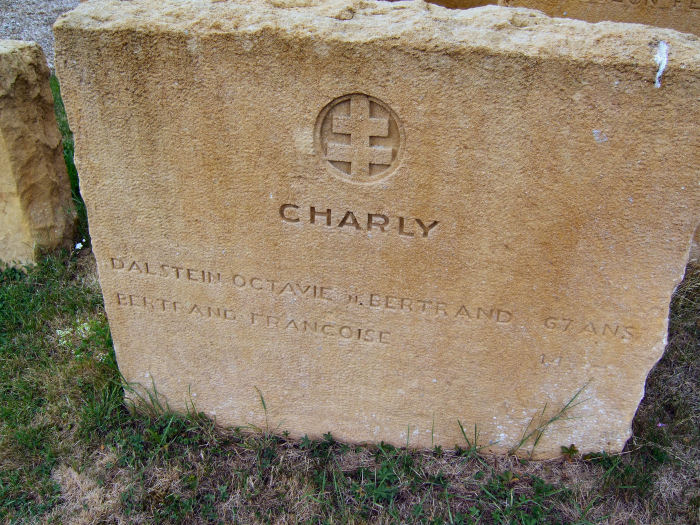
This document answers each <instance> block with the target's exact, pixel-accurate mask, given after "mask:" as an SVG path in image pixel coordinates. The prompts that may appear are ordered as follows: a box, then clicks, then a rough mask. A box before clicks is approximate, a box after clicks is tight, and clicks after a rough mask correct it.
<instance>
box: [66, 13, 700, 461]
mask: <svg viewBox="0 0 700 525" xmlns="http://www.w3.org/2000/svg"><path fill="white" fill-rule="evenodd" d="M54 30H55V33H56V39H57V56H58V58H57V69H58V74H59V77H60V79H61V82H62V86H63V89H64V98H65V100H66V104H67V109H68V115H69V119H70V122H71V125H72V127H73V129H74V131H75V134H76V147H77V152H76V155H77V162H78V169H79V173H80V175H81V180H82V182H81V184H82V190H83V195H84V197H85V200H86V203H87V208H88V214H89V220H90V226H91V233H92V238H93V243H94V251H95V254H96V256H97V261H98V269H99V275H100V281H101V284H102V290H103V292H104V297H105V304H106V309H107V313H108V316H109V321H110V326H111V329H112V334H113V337H114V344H115V349H116V352H117V358H118V361H119V366H120V368H121V370H122V372H123V373H124V375H125V377H126V378H127V379H128V380H129V381H131V382H133V383H134V384H137V385H142V386H143V387H144V388H154V387H155V389H156V390H157V392H158V393H159V394H161V395H163V396H164V398H165V399H167V401H168V403H169V404H170V406H171V407H174V408H179V409H184V408H185V407H187V406H190V403H193V404H194V406H195V407H196V409H197V410H202V411H204V412H206V413H207V414H209V415H211V416H212V417H215V418H216V419H217V421H218V422H220V423H223V424H233V425H246V424H251V425H256V426H262V427H264V426H265V425H269V427H270V428H272V429H277V430H279V431H282V430H288V431H290V433H291V435H293V436H303V435H304V434H308V435H309V436H315V437H319V436H321V435H322V434H323V433H326V432H329V431H330V432H332V434H333V435H334V436H335V437H337V438H339V439H343V440H347V441H352V442H365V441H375V442H378V441H380V440H384V441H387V442H390V443H393V444H396V445H406V444H407V443H408V445H409V446H418V447H424V446H427V447H429V446H431V445H433V444H435V445H438V444H439V445H442V446H450V447H451V446H454V445H455V444H460V443H461V444H464V440H463V437H462V435H461V431H460V427H459V423H458V422H461V424H462V425H463V426H464V427H465V428H466V429H467V430H468V431H469V430H470V429H471V430H473V428H474V426H476V428H477V429H478V431H479V436H480V437H479V444H480V445H488V448H487V449H488V450H490V451H494V452H505V451H508V450H513V449H516V448H518V446H519V444H520V449H521V450H522V451H530V450H531V448H532V446H533V441H534V438H536V437H538V436H540V433H539V432H538V429H539V430H540V431H542V433H541V436H540V439H539V442H538V445H537V447H536V449H535V450H534V455H535V456H539V457H547V456H553V455H557V454H559V453H560V446H562V445H567V446H568V445H570V444H572V443H574V444H576V446H577V447H578V448H579V449H580V450H582V451H600V450H608V451H619V450H621V448H622V447H623V445H624V444H625V441H626V440H627V438H628V437H629V435H630V424H631V421H632V418H633V416H634V413H635V410H636V408H637V405H638V403H639V401H640V399H641V398H642V396H643V393H644V382H645V379H646V376H647V373H648V372H649V370H650V369H651V367H652V366H653V365H654V363H656V361H657V360H658V359H659V358H660V357H661V354H662V352H663V350H664V344H665V340H666V329H667V317H668V307H669V301H670V297H671V294H672V292H673V290H674V287H675V286H676V285H677V284H678V282H679V281H680V280H681V278H682V276H683V271H684V267H685V265H686V262H687V261H688V256H689V251H690V245H691V238H692V237H693V232H694V231H695V229H696V227H697V226H698V223H699V222H700V187H699V185H698V166H697V155H698V131H697V123H698V117H699V116H700V115H699V114H698V113H699V112H698V104H697V100H698V95H700V86H699V84H698V72H699V71H700V53H699V52H698V51H699V50H700V47H699V45H698V40H697V38H695V37H692V36H691V35H685V34H682V33H678V32H676V31H672V30H668V29H659V28H652V27H648V26H641V25H631V24H615V23H602V24H597V25H592V24H587V23H584V22H580V21H568V20H556V21H555V20H552V19H550V18H548V17H546V16H545V15H542V14H540V13H536V12H534V11H532V12H527V13H525V14H523V12H522V11H519V10H512V9H506V8H502V7H497V6H490V7H484V8H480V9H474V10H464V11H455V10H448V9H445V8H442V7H438V6H433V5H430V4H425V3H423V2H399V3H384V2H373V1H354V2H353V1H345V0H342V1H331V2H323V3H320V2H319V3H315V2H309V1H306V0H304V1H300V2H298V3H294V2H286V3H280V2H264V1H255V2H214V1H194V2H192V1H188V2H183V1H175V0H168V1H156V0H134V1H131V2H119V1H102V0H94V1H91V2H87V3H85V4H82V5H80V6H79V7H78V8H77V9H76V10H75V11H72V12H71V13H69V14H67V15H66V16H64V17H62V18H61V19H59V21H58V22H57V24H56V25H55V27H54ZM262 399H264V400H265V406H266V409H263V404H262ZM557 415H558V416H559V417H556V416H557ZM550 418H554V419H556V421H555V422H553V423H551V424H549V425H547V424H546V423H547V421H548V419H550ZM528 436H529V437H530V439H529V440H527V441H526V443H524V444H521V443H520V442H521V441H522V439H523V437H528Z"/></svg>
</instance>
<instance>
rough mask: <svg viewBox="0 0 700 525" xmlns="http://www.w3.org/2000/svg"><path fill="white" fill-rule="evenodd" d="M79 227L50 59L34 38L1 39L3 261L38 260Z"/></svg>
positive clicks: (0, 244)
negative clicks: (51, 83) (56, 112)
mask: <svg viewBox="0 0 700 525" xmlns="http://www.w3.org/2000/svg"><path fill="white" fill-rule="evenodd" d="M74 226H75V209H74V207H73V201H72V200H71V193H70V182H69V180H68V174H67V173H66V165H65V163H64V161H63V149H62V148H61V135H60V133H59V131H58V126H57V125H56V117H55V116H54V111H53V96H52V95H51V88H50V86H49V69H48V67H47V65H46V58H45V57H44V54H43V53H42V51H41V48H40V47H39V46H38V45H37V44H36V43H34V42H23V41H20V40H0V261H4V262H5V263H13V262H14V263H20V264H26V263H31V262H34V260H35V257H36V255H37V253H38V251H40V250H52V249H54V248H57V247H58V246H61V245H63V244H69V243H70V240H71V237H72V235H73V231H74Z"/></svg>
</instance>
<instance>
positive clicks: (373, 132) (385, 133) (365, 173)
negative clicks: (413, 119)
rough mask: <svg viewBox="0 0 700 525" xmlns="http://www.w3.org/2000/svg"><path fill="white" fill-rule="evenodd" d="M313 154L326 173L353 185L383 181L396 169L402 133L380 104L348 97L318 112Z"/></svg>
mask: <svg viewBox="0 0 700 525" xmlns="http://www.w3.org/2000/svg"><path fill="white" fill-rule="evenodd" d="M314 141H315V144H316V151H317V153H318V154H319V156H320V158H321V162H322V163H323V164H324V165H325V166H326V168H327V169H328V171H329V172H330V173H331V174H332V175H334V176H336V177H339V178H341V179H343V180H345V181H348V182H353V183H357V184H366V183H375V182H380V181H382V180H384V179H385V178H386V177H388V176H389V175H391V173H392V172H393V171H394V170H395V169H396V167H397V166H398V165H399V161H400V158H401V153H402V151H403V143H404V140H403V130H402V128H401V124H400V122H399V119H398V117H397V116H396V114H395V113H394V112H393V111H392V109H391V108H390V107H389V106H387V105H386V104H385V103H384V102H382V101H381V100H379V99H377V98H374V97H370V96H369V95H365V94H363V93H352V94H350V95H344V96H342V97H338V98H336V99H335V100H333V101H332V102H331V103H330V104H328V105H327V106H326V107H324V108H323V109H322V110H321V113H319V115H318V119H317V120H316V129H315V132H314Z"/></svg>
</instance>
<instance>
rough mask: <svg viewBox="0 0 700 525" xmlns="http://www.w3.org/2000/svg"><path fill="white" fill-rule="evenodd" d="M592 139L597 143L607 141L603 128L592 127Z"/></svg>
mask: <svg viewBox="0 0 700 525" xmlns="http://www.w3.org/2000/svg"><path fill="white" fill-rule="evenodd" d="M593 139H594V140H595V141H596V142H597V143H598V144H602V143H603V142H607V141H608V136H607V135H606V134H605V133H603V130H600V129H594V130H593Z"/></svg>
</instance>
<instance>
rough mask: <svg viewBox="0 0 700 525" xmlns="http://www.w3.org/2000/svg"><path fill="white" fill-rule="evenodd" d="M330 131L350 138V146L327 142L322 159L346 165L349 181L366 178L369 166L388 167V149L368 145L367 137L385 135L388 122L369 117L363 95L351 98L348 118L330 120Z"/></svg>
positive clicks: (367, 100)
mask: <svg viewBox="0 0 700 525" xmlns="http://www.w3.org/2000/svg"><path fill="white" fill-rule="evenodd" d="M332 129H333V133H338V134H340V135H350V144H338V143H335V142H329V143H328V146H327V151H326V159H328V160H331V161H338V162H349V163H350V175H351V176H352V177H357V178H366V177H368V176H369V174H370V173H369V167H370V165H371V164H384V165H389V164H391V159H392V149H391V148H387V147H384V146H370V145H369V139H370V137H387V136H388V135H389V120H388V119H386V118H372V117H370V116H369V98H368V97H367V95H352V97H351V98H350V116H334V117H333V127H332Z"/></svg>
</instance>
